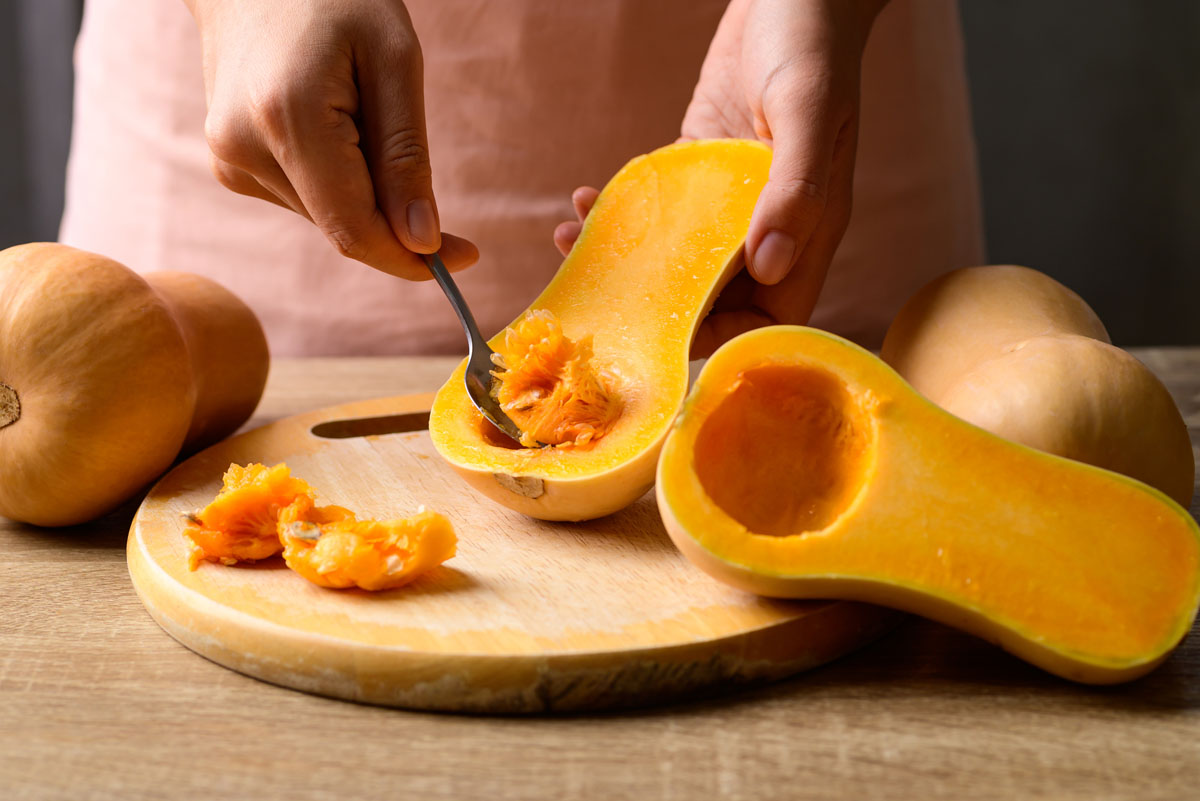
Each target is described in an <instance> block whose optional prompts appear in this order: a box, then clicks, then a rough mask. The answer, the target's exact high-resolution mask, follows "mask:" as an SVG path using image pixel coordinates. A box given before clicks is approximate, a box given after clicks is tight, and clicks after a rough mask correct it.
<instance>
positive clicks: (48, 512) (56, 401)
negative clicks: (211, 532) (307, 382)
mask: <svg viewBox="0 0 1200 801" xmlns="http://www.w3.org/2000/svg"><path fill="white" fill-rule="evenodd" d="M268 358H269V357H268V355H267V352H266V343H265V339H264V337H263V333H262V329H261V326H259V324H258V320H257V318H256V317H255V316H254V314H253V312H251V311H250V309H249V308H247V307H246V306H245V304H243V303H242V302H241V301H240V300H238V299H237V298H235V297H234V296H233V295H232V294H231V293H229V292H228V291H227V290H225V289H224V288H223V287H220V286H219V285H217V284H215V283H213V282H212V281H209V280H208V279H205V278H201V277H199V276H192V275H187V274H184V273H158V274H153V273H152V274H150V275H149V276H147V277H145V278H143V277H142V276H139V275H138V274H136V273H134V272H133V271H132V270H130V269H128V268H127V267H125V266H124V265H122V264H119V263H118V262H116V261H113V260H112V259H108V258H106V257H104V256H100V255H97V254H93V253H88V252H86V251H82V250H78V249H75V248H72V247H68V246H65V245H60V244H57V243H31V244H26V245H18V246H16V247H13V248H9V249H8V250H5V251H3V252H0V384H3V385H4V386H3V387H0V515H4V516H6V517H9V518H12V519H14V520H20V521H23V522H26V523H33V524H35V525H39V526H66V525H74V524H77V523H83V522H87V521H89V520H93V519H95V518H97V517H99V516H101V515H103V514H106V513H107V512H109V511H112V510H113V509H115V508H116V507H118V506H119V505H120V504H121V503H123V502H124V501H126V500H127V499H128V498H130V497H131V496H133V495H134V494H136V493H137V492H138V491H139V490H141V489H143V488H144V487H146V486H147V485H148V484H149V483H150V482H151V481H153V480H154V479H155V478H157V477H158V476H160V475H161V474H162V473H163V472H164V471H165V470H166V469H167V468H168V467H169V466H170V465H171V463H172V462H173V461H174V460H175V459H176V458H177V457H178V456H179V454H180V452H181V450H182V451H183V452H185V453H186V452H189V451H190V450H194V449H197V448H199V447H203V446H204V445H206V444H209V443H211V442H213V441H215V440H216V439H219V438H221V437H223V436H225V435H227V434H229V433H231V432H232V431H233V430H234V429H236V428H237V427H238V426H239V425H241V423H243V422H244V421H245V420H246V419H247V418H248V417H249V416H250V414H251V413H252V412H253V409H254V407H255V406H256V405H257V403H258V400H259V397H260V396H261V393H262V388H263V383H264V379H265V375H266V371H267V364H268ZM4 387H9V388H11V391H10V390H8V389H5V388H4ZM14 398H15V399H17V404H18V405H19V407H20V408H19V415H20V416H19V417H18V419H16V420H15V421H13V422H11V423H9V422H7V420H8V418H9V417H10V416H11V413H12V411H13V404H10V403H7V402H6V401H10V400H12V399H14Z"/></svg>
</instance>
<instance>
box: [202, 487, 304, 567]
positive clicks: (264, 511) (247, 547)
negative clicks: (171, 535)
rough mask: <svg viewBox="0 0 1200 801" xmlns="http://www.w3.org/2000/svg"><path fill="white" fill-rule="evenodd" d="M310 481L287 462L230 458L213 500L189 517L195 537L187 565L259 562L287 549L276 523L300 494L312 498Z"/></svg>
mask: <svg viewBox="0 0 1200 801" xmlns="http://www.w3.org/2000/svg"><path fill="white" fill-rule="evenodd" d="M312 494H313V491H312V487H310V486H308V484H307V483H305V482H304V481H302V480H301V479H298V478H295V477H294V476H292V474H291V471H290V470H288V468H287V465H282V464H279V465H275V466H274V467H266V466H265V465H261V464H251V465H247V466H245V467H242V466H241V465H237V464H232V465H230V466H229V469H228V470H226V471H225V475H224V477H223V479H222V486H221V491H220V492H219V493H218V494H217V497H216V498H215V499H213V502H212V503H210V504H209V505H208V506H206V507H204V508H203V509H201V510H199V511H198V512H195V513H193V514H192V515H191V516H189V518H188V526H187V528H186V529H185V531H184V533H185V535H186V536H187V538H188V539H189V540H191V541H192V551H191V555H190V557H189V559H188V567H190V568H191V569H192V570H195V569H196V568H197V567H198V566H199V565H200V563H201V562H205V561H208V562H220V563H221V564H224V565H234V564H237V563H238V562H256V561H258V560H260V559H267V558H269V557H272V556H274V555H275V554H277V553H279V552H280V551H281V550H283V545H282V544H281V543H280V542H279V535H278V533H277V528H278V525H279V515H280V512H281V511H282V510H283V509H285V508H287V507H290V506H291V505H293V504H294V503H295V502H296V500H297V498H301V497H304V498H308V499H309V500H311V498H312Z"/></svg>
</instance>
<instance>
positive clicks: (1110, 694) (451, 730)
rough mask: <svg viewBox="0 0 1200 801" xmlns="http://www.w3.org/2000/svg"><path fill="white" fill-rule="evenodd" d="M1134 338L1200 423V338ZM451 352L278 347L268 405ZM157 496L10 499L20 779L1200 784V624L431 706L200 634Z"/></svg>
mask: <svg viewBox="0 0 1200 801" xmlns="http://www.w3.org/2000/svg"><path fill="white" fill-rule="evenodd" d="M1135 352H1136V354H1137V355H1138V356H1139V357H1141V358H1142V359H1143V360H1144V361H1146V362H1147V364H1149V365H1150V366H1151V367H1152V368H1153V369H1154V370H1155V371H1156V372H1157V373H1158V374H1159V375H1160V376H1161V377H1162V378H1163V379H1164V381H1165V382H1166V383H1167V385H1168V386H1169V387H1170V388H1171V390H1172V392H1173V393H1174V395H1175V398H1176V400H1177V401H1178V403H1179V404H1180V406H1181V408H1182V409H1183V410H1184V416H1185V418H1187V421H1188V424H1189V427H1190V428H1191V432H1192V441H1193V443H1200V348H1190V349H1151V350H1140V351H1135ZM451 364H452V361H451V360H446V359H339V360H329V359H305V360H286V359H281V360H276V362H275V363H274V365H273V368H272V374H271V379H270V382H269V384H268V387H267V394H266V397H265V398H264V400H263V403H262V405H261V407H260V409H259V411H258V413H257V414H256V415H255V418H254V420H253V421H252V424H259V423H264V422H267V421H269V420H273V419H277V418H279V417H284V416H287V415H291V414H295V413H298V412H302V411H307V410H310V409H315V408H319V407H322V406H328V405H332V404H335V403H341V402H345V401H351V400H358V399H362V398H369V397H378V396H383V395H395V394H403V393H407V392H416V391H424V390H428V389H432V388H434V387H436V386H437V385H438V384H439V383H440V382H441V380H442V378H443V377H444V376H445V375H446V374H447V373H448V372H449V370H450V365H451ZM135 508H136V502H134V503H131V504H130V505H129V506H128V507H126V508H125V509H122V510H120V511H119V512H117V513H114V514H112V515H110V516H109V517H108V518H106V519H104V520H101V521H98V522H96V523H93V524H90V525H87V526H80V527H77V528H74V529H67V530H58V531H51V530H39V529H35V528H32V527H26V526H21V525H18V524H14V523H10V522H7V521H3V520H0V798H2V799H9V800H15V799H25V798H64V799H88V798H120V799H139V798H198V799H224V798H230V799H235V798H236V799H242V798H255V799H275V798H278V799H288V800H289V801H298V800H299V799H308V798H343V799H350V800H351V801H358V800H359V799H367V798H416V799H422V801H425V800H426V799H442V798H448V799H471V798H481V799H482V798H488V799H508V798H512V799H532V798H553V799H574V798H604V799H623V798H635V797H636V798H672V799H686V800H688V801H690V800H691V799H703V798H715V797H721V798H730V799H743V798H744V799H755V801H765V799H774V798H820V799H833V798H853V799H867V798H918V799H941V798H948V799H961V798H1021V799H1031V798H1056V799H1098V798H1131V799H1156V798H1164V799H1165V798H1180V799H1183V798H1200V635H1197V634H1196V633H1195V632H1193V635H1192V637H1191V638H1190V639H1189V640H1187V641H1185V643H1184V644H1183V645H1182V646H1181V648H1180V649H1179V650H1178V651H1177V652H1176V653H1175V655H1174V656H1172V657H1171V659H1170V660H1168V661H1167V662H1166V663H1165V664H1164V665H1163V666H1162V667H1161V668H1159V669H1158V670H1157V671H1155V672H1154V673H1152V674H1150V675H1149V676H1147V677H1146V678H1144V679H1141V680H1139V681H1137V682H1134V683H1131V684H1127V685H1123V686H1118V687H1110V688H1092V687H1082V686H1076V685H1072V684H1069V683H1067V682H1065V681H1061V680H1059V679H1056V678H1053V677H1051V676H1049V675H1047V674H1044V673H1042V672H1040V671H1038V670H1036V669H1035V668H1032V667H1029V666H1027V665H1025V664H1024V663H1022V662H1020V661H1018V660H1016V659H1015V658H1013V657H1010V656H1008V655H1007V654H1005V653H1003V652H1001V651H999V650H998V649H996V648H994V647H992V646H990V645H987V644H985V643H983V642H982V641H980V640H977V639H974V638H972V637H970V636H967V635H964V634H959V633H958V632H955V631H953V630H951V629H948V628H945V627H942V626H939V625H936V624H933V623H929V622H926V621H922V620H919V619H915V618H914V619H910V620H909V621H907V622H905V623H904V624H903V625H902V626H901V627H900V628H899V629H897V630H896V631H894V632H893V633H891V634H889V635H887V636H886V637H885V638H884V639H882V640H880V641H878V642H877V643H875V644H874V645H871V646H869V647H867V648H865V649H863V650H861V651H859V652H857V653H855V654H853V655H851V656H850V657H847V658H845V659H842V660H841V661H838V662H835V663H833V664H831V665H828V666H826V667H824V668H821V669H818V670H815V671H812V672H810V673H807V674H804V675H801V676H798V677H796V678H793V679H789V680H787V681H783V682H779V683H776V684H772V685H767V686H761V687H758V688H753V689H750V690H742V691H738V692H730V693H725V694H721V695H716V696H710V697H706V698H703V699H697V700H693V701H688V702H684V703H678V704H675V705H671V706H666V707H661V708H655V709H648V710H642V711H636V712H623V713H609V714H601V715H583V716H571V717H539V718H515V719H514V718H477V717H466V716H454V715H439V714H424V713H413V712H405V711H401V710H395V709H383V708H374V707H367V706H359V705H355V704H349V703H345V702H341V701H332V700H327V699H324V698H317V697H313V696H309V695H305V694H303V693H299V692H294V691H291V690H286V689H282V688H279V687H275V686H272V685H268V684H264V683H261V682H258V681H256V680H254V679H250V678H246V677H245V676H242V675H239V674H237V673H233V672H231V671H229V670H226V669H224V668H222V667H219V666H217V665H215V664H213V663H210V662H208V661H206V660H204V659H202V658H200V657H198V656H196V655H194V654H192V653H191V652H190V651H188V650H186V649H184V648H183V647H182V646H180V645H178V644H177V643H176V642H175V641H174V640H172V639H171V638H169V637H168V636H167V635H166V634H164V633H163V632H162V631H161V630H160V629H159V628H158V627H157V626H156V625H155V624H154V623H153V621H151V619H150V617H149V615H148V614H147V613H146V612H145V611H144V610H143V609H142V606H141V604H140V603H139V602H138V599H137V596H136V595H135V594H134V591H133V588H132V586H131V585H130V583H129V576H128V573H127V572H126V569H125V537H126V532H127V529H128V526H129V522H130V519H131V517H132V515H133V511H134V509H135ZM1196 512H1197V504H1193V506H1192V513H1193V514H1196Z"/></svg>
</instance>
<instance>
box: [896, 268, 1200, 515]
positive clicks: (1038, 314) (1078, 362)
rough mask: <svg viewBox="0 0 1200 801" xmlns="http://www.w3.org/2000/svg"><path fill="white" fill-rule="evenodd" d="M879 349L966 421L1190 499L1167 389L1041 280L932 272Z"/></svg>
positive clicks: (1191, 464)
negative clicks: (930, 277)
mask: <svg viewBox="0 0 1200 801" xmlns="http://www.w3.org/2000/svg"><path fill="white" fill-rule="evenodd" d="M881 355H882V356H883V359H884V361H886V362H888V363H889V364H891V365H892V366H893V367H895V368H896V370H897V371H898V372H899V373H900V374H901V375H902V376H904V377H905V378H906V379H907V380H908V381H909V382H910V383H911V384H912V385H913V387H914V388H916V389H917V390H918V391H919V392H921V393H923V394H924V395H925V396H926V397H928V398H929V399H930V400H932V401H933V402H934V403H937V404H938V405H939V406H942V407H943V408H945V409H946V410H948V411H950V412H951V413H953V414H955V415H957V416H959V417H961V418H963V419H964V420H967V421H968V422H971V423H974V424H975V425H978V426H981V427H982V428H986V429H987V430H989V431H991V432H993V433H995V434H999V435H1000V436H1002V437H1005V438H1007V439H1012V440H1015V441H1017V442H1020V443H1022V444H1024V445H1028V446H1030V447H1032V448H1037V449H1039V450H1044V451H1048V452H1050V453H1054V454H1057V455H1059V456H1065V457H1067V458H1070V459H1076V460H1078V461H1082V462H1087V463H1088V464H1093V465H1096V466H1097V467H1103V468H1105V469H1108V470H1115V471H1117V472H1120V473H1124V474H1126V475H1128V476H1131V477H1133V478H1136V479H1138V480H1139V481H1144V482H1146V483H1148V484H1151V485H1152V486H1155V487H1157V488H1159V489H1160V490H1162V491H1163V492H1165V493H1167V494H1168V495H1169V496H1171V498H1173V499H1174V500H1175V501H1177V502H1178V503H1179V504H1180V505H1182V506H1185V507H1186V506H1188V505H1189V504H1190V503H1191V499H1192V494H1193V490H1194V487H1195V461H1194V458H1193V455H1192V445H1191V440H1190V438H1189V436H1188V432H1187V426H1186V424H1185V423H1184V421H1183V417H1182V415H1181V414H1180V413H1179V409H1178V408H1177V407H1176V406H1175V402H1174V400H1173V399H1172V398H1171V395H1170V392H1168V390H1167V388H1166V387H1165V386H1163V384H1162V382H1161V381H1159V380H1158V378H1157V377H1156V376H1155V375H1154V374H1153V373H1152V372H1151V371H1150V370H1149V368H1147V367H1146V366H1145V365H1143V364H1142V363H1141V362H1139V361H1137V359H1135V358H1134V357H1133V356H1131V355H1129V354H1128V353H1126V352H1124V351H1122V350H1120V349H1118V348H1115V347H1113V346H1112V345H1111V344H1110V342H1109V338H1108V334H1107V333H1106V332H1105V330H1104V326H1103V325H1102V324H1101V322H1100V320H1099V318H1097V317H1096V315H1095V313H1094V312H1093V311H1092V310H1091V308H1090V307H1089V306H1088V305H1087V304H1086V303H1085V302H1084V301H1083V300H1082V299H1081V298H1080V297H1079V296H1078V295H1076V294H1075V293H1074V292H1072V291H1071V290H1069V289H1067V288H1066V287H1064V286H1063V285H1062V284H1060V283H1058V282H1057V281H1055V280H1054V279H1052V278H1050V277H1049V276H1047V275H1044V274H1042V273H1039V272H1037V271H1036V270H1031V269H1029V268H1027V267H1017V266H1012V265H1003V266H991V267H971V268H966V269H962V270H956V271H954V272H952V273H948V274H946V275H944V276H942V277H940V278H938V279H935V280H934V281H933V282H931V283H929V284H928V285H926V286H925V287H923V288H922V289H921V290H919V291H918V292H917V294H916V295H914V296H913V297H912V298H911V299H910V300H909V301H908V303H906V304H905V306H904V307H903V308H902V309H901V310H900V313H899V314H898V315H897V317H896V319H895V321H894V322H893V323H892V325H891V327H890V328H889V329H888V332H887V335H886V337H885V338H884V342H883V348H882V351H881ZM1064 376H1069V380H1063V378H1064Z"/></svg>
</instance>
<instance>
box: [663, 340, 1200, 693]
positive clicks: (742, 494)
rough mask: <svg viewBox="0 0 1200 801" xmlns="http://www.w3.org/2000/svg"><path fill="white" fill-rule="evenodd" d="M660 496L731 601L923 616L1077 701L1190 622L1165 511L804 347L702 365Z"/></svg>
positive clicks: (1124, 673)
mask: <svg viewBox="0 0 1200 801" xmlns="http://www.w3.org/2000/svg"><path fill="white" fill-rule="evenodd" d="M657 493H658V501H659V511H660V513H661V515H662V517H663V521H664V524H665V525H666V527H667V531H668V532H669V534H670V535H671V538H672V539H673V540H674V541H675V543H676V544H677V545H678V546H679V548H680V549H681V550H682V551H683V553H684V554H685V555H686V556H687V557H688V558H689V559H690V560H691V561H693V562H694V563H695V564H697V565H698V566H699V567H701V568H703V569H704V570H706V571H707V572H709V573H711V574H712V575H713V576H715V577H717V578H719V579H721V580H723V581H726V582H728V583H730V584H733V585H734V586H737V587H740V588H742V589H745V590H748V591H750V592H755V593H758V594H762V595H771V596H776V597H784V598H837V599H845V600H856V601H867V602H871V603H877V604H882V605H886V606H892V607H895V608H899V609H903V610H906V611H910V612H915V613H917V614H922V615H925V616H927V617H930V618H933V619H936V620H940V621H942V622H944V623H947V624H949V625H953V626H957V627H960V628H963V629H965V630H967V631H970V632H973V633H975V634H978V635H980V636H982V637H984V638H987V639H990V640H993V641H995V642H997V643H999V644H1000V645H1001V646H1003V647H1004V648H1006V649H1008V650H1009V651H1011V652H1013V653H1014V654H1016V655H1018V656H1020V657H1022V658H1024V659H1027V660H1029V661H1030V662H1033V663H1034V664H1036V665H1039V666H1041V667H1043V668H1045V669H1046V670H1049V671H1051V672H1054V673H1057V674H1059V675H1061V676H1064V677H1067V678H1071V679H1075V680H1078V681H1085V682H1096V683H1106V682H1114V681H1123V680H1127V679H1132V678H1135V677H1137V676H1139V675H1141V674H1143V673H1145V672H1147V671H1148V670H1150V669H1151V668H1153V667H1154V666H1155V665H1156V664H1158V663H1159V662H1160V661H1161V660H1162V659H1164V658H1165V657H1166V655H1167V654H1168V653H1169V652H1170V651H1171V649H1172V648H1174V647H1175V646H1176V645H1177V644H1178V643H1179V642H1180V640H1181V639H1182V637H1183V636H1184V635H1185V634H1186V633H1187V631H1188V629H1189V628H1190V626H1191V623H1192V620H1193V619H1194V617H1195V615H1196V609H1197V605H1198V603H1200V527H1197V525H1196V522H1195V521H1194V520H1193V519H1192V517H1191V515H1189V514H1188V513H1187V511H1186V510H1184V509H1183V508H1182V507H1180V506H1179V505H1178V504H1176V503H1174V502H1173V501H1172V500H1170V499H1169V498H1168V497H1167V496H1166V495H1164V494H1163V493H1161V492H1160V491H1158V490H1156V489H1154V488H1152V487H1150V486H1148V485H1146V484H1143V483H1141V482H1139V481H1135V480H1133V479H1130V478H1127V477H1125V476H1122V475H1119V474H1117V473H1113V472H1109V471H1107V470H1101V469H1099V468H1096V467H1093V466H1090V465H1086V464H1082V463H1079V462H1075V461H1071V460H1068V459H1064V458H1061V457H1057V456H1053V455H1050V454H1047V453H1043V452H1040V451H1036V450H1033V449H1032V448H1028V447H1026V446H1023V445H1019V444H1017V443H1014V442H1011V441H1008V440H1003V439H1001V438H999V437H997V436H994V435H992V434H990V433H988V432H986V431H983V430H982V429H979V428H976V427H975V426H973V425H970V424H969V423H966V422H964V421H962V420H960V419H959V418H956V417H954V416H953V415H951V414H949V413H948V412H946V411H944V410H942V409H940V408H938V407H937V406H935V405H933V404H932V403H930V402H929V401H928V400H926V399H925V398H923V397H922V396H920V395H919V394H918V393H917V392H916V391H915V390H913V389H912V388H911V387H910V386H909V385H908V384H907V383H905V382H904V380H903V379H902V378H901V377H900V376H899V375H897V374H896V373H895V372H894V371H893V370H892V369H891V368H889V367H888V366H887V365H886V364H884V363H883V362H882V361H881V360H880V359H878V358H877V357H875V356H873V355H871V354H870V353H869V352H867V351H865V350H862V349H861V348H859V347H857V346H855V345H853V344H851V343H849V342H847V341H845V340H842V339H840V338H838V337H835V336H833V335H832V334H828V333H825V332H821V331H817V330H815V329H809V328H801V327H795V326H776V327H771V328H764V329H760V330H758V331H752V332H750V333H747V334H743V335H742V336H740V337H737V338H735V339H733V340H731V341H730V342H728V343H727V344H726V345H724V346H723V347H722V348H721V349H720V350H718V351H717V353H716V354H714V355H713V357H712V358H711V359H710V360H709V361H708V363H707V364H706V365H705V367H704V369H703V370H702V371H701V373H700V376H699V377H698V378H697V380H696V384H695V386H694V388H693V390H692V393H691V395H690V396H689V397H688V400H687V402H686V403H685V405H684V408H683V410H682V412H681V413H680V416H679V419H678V422H677V423H676V425H675V428H674V429H673V431H672V433H671V434H670V436H669V437H668V438H667V442H666V444H665V445H664V447H663V451H662V456H661V459H660V461H659V466H658V482H657Z"/></svg>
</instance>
